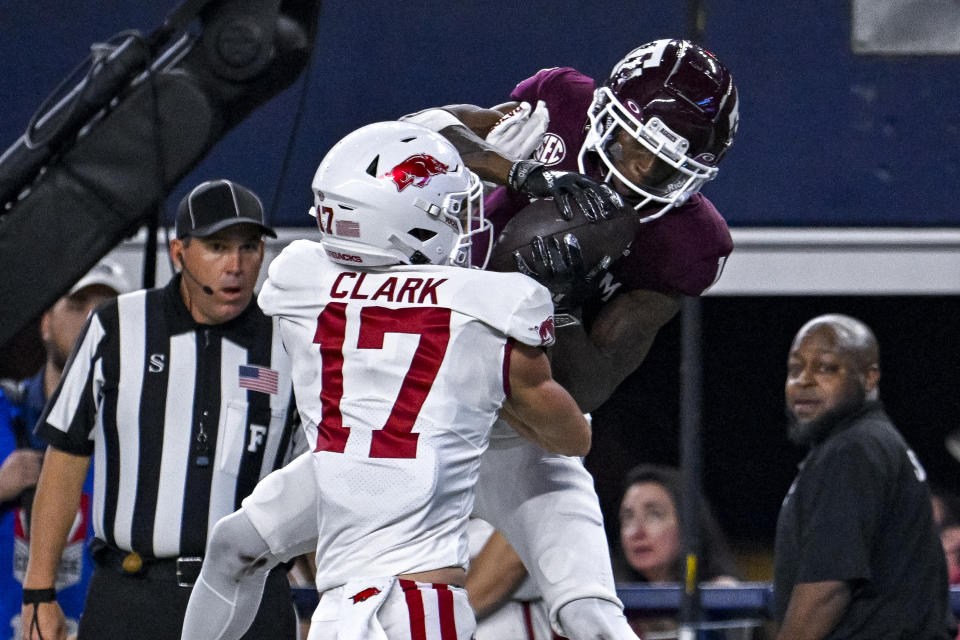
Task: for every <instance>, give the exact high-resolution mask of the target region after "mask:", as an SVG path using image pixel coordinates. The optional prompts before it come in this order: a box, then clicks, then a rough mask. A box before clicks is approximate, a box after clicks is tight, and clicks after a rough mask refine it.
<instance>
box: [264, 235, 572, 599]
mask: <svg viewBox="0 0 960 640" xmlns="http://www.w3.org/2000/svg"><path fill="white" fill-rule="evenodd" d="M258 300H259V303H260V307H261V308H262V309H263V311H264V312H265V313H267V314H269V315H274V316H278V317H279V324H280V330H281V336H282V338H283V343H284V346H285V348H286V349H287V351H288V352H289V354H290V356H291V359H292V363H293V384H294V389H295V392H296V397H297V405H298V408H299V410H300V414H301V417H302V419H303V423H304V428H305V429H306V430H307V434H308V442H310V443H315V448H314V453H313V454H312V455H313V458H314V460H315V464H314V466H315V469H316V474H315V475H316V480H317V483H318V493H319V496H320V497H319V505H318V514H317V527H318V532H319V540H318V546H317V553H318V557H317V565H318V566H317V573H318V575H317V587H318V589H320V590H323V589H326V588H331V587H335V586H339V585H341V584H343V583H344V582H346V580H348V579H352V578H356V577H360V576H389V575H398V574H403V573H413V572H418V571H425V570H430V569H436V568H440V567H446V566H466V564H467V562H468V549H467V538H466V519H467V517H468V516H469V515H470V512H471V510H472V508H473V485H474V483H475V482H476V477H477V468H478V465H479V458H480V454H481V453H483V451H484V450H485V449H486V447H487V443H488V441H489V437H490V429H491V426H492V425H493V422H494V420H495V419H496V416H497V411H498V410H499V408H500V406H501V405H502V404H503V402H504V400H505V399H506V398H507V396H508V393H509V389H508V386H509V385H508V380H507V378H506V375H507V374H508V369H507V366H506V364H507V362H508V360H507V357H508V353H509V348H508V344H509V339H514V340H517V341H519V342H522V343H525V344H528V345H534V346H535V345H547V344H550V343H552V341H553V319H552V313H553V304H552V302H551V299H550V295H549V293H548V291H547V289H546V288H545V287H543V286H541V285H540V284H538V283H536V282H535V281H534V280H532V279H531V278H528V277H526V276H523V275H520V274H516V273H495V272H487V271H479V270H475V269H466V268H460V267H449V266H437V265H418V266H410V265H398V266H392V267H382V268H373V269H371V268H367V269H364V270H351V269H350V268H348V267H346V266H344V265H340V264H337V263H334V262H332V261H330V260H329V259H328V258H327V257H326V255H325V252H324V250H323V248H322V247H321V245H320V244H319V243H315V242H310V241H306V240H298V241H296V242H294V243H292V244H291V245H289V246H288V247H287V248H285V249H284V250H283V251H282V252H281V254H280V255H279V256H278V257H277V258H276V259H275V260H274V261H273V263H272V264H271V265H270V268H269V277H268V279H267V281H266V282H265V283H264V285H263V289H262V291H261V293H260V295H259V298H258Z"/></svg>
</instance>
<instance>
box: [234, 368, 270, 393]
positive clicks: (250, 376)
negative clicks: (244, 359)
mask: <svg viewBox="0 0 960 640" xmlns="http://www.w3.org/2000/svg"><path fill="white" fill-rule="evenodd" d="M278 377H279V376H278V374H277V372H276V371H274V370H273V369H268V368H267V367H261V366H259V365H252V364H242V365H240V388H241V389H250V390H252V391H262V392H263V393H273V394H276V393H277V380H278Z"/></svg>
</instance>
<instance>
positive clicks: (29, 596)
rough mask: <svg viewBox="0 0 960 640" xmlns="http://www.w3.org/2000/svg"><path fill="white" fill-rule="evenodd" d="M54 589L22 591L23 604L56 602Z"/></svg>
mask: <svg viewBox="0 0 960 640" xmlns="http://www.w3.org/2000/svg"><path fill="white" fill-rule="evenodd" d="M56 600H57V590H56V589H24V590H23V604H40V603H41V602H56Z"/></svg>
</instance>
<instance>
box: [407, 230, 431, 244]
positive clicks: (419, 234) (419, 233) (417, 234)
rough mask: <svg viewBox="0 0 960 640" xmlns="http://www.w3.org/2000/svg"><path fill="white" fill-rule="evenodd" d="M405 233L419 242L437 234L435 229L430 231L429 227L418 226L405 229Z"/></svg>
mask: <svg viewBox="0 0 960 640" xmlns="http://www.w3.org/2000/svg"><path fill="white" fill-rule="evenodd" d="M407 233H409V234H410V235H412V236H413V237H414V238H416V239H417V240H419V241H420V242H426V241H427V240H429V239H431V238H432V237H434V236H435V235H437V232H436V231H431V230H430V229H420V228H415V229H410V230H409V231H407Z"/></svg>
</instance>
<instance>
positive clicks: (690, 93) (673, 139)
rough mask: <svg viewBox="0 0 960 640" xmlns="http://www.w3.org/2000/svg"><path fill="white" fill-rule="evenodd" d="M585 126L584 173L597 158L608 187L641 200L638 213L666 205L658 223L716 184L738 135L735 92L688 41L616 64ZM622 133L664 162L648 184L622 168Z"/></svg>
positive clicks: (719, 68) (650, 47)
mask: <svg viewBox="0 0 960 640" xmlns="http://www.w3.org/2000/svg"><path fill="white" fill-rule="evenodd" d="M587 118H588V120H589V131H588V132H587V137H586V140H584V143H583V146H582V147H581V149H580V155H579V157H578V163H579V166H580V171H581V172H582V171H585V164H586V163H585V158H586V157H587V156H588V154H590V155H591V156H593V154H595V156H596V157H597V158H598V159H599V161H600V162H602V163H603V165H604V166H603V167H601V170H602V171H603V172H604V174H605V179H606V180H607V181H608V182H609V181H610V180H611V179H612V178H613V177H614V176H616V177H617V179H618V180H619V181H620V182H622V183H623V184H624V185H626V186H628V187H629V188H630V189H632V190H633V191H634V192H636V193H637V194H638V195H639V196H640V198H639V201H638V203H637V204H636V209H637V210H640V209H643V208H645V207H647V205H649V204H650V203H660V204H662V205H663V206H661V207H659V208H657V209H656V210H654V211H653V212H652V213H650V214H648V215H647V216H646V217H645V218H644V221H647V220H653V219H655V218H658V217H660V216H661V215H663V214H664V213H666V212H667V211H669V210H670V209H671V208H672V207H674V206H676V205H679V204H682V203H683V202H685V201H686V200H687V198H689V197H690V196H691V195H693V194H695V193H696V192H697V191H699V190H700V187H702V186H703V185H704V184H705V183H706V182H709V181H710V180H713V179H714V178H715V177H716V175H717V163H719V162H720V159H721V158H722V157H723V155H724V154H725V153H726V152H727V149H729V148H730V145H731V144H733V137H734V135H735V134H736V132H737V123H738V121H739V112H738V100H737V88H736V86H735V85H734V83H733V77H732V76H731V75H730V72H729V71H728V70H727V68H726V67H725V66H723V64H722V63H721V62H720V61H719V60H717V58H716V57H715V56H714V55H713V54H712V53H710V52H709V51H706V50H705V49H703V48H701V47H699V46H697V45H695V44H693V43H692V42H689V41H687V40H657V41H655V42H650V43H647V44H645V45H642V46H640V47H637V48H636V49H634V50H633V51H631V52H630V53H628V54H627V55H626V57H624V58H623V60H621V61H620V62H619V63H617V65H616V66H615V67H614V68H613V71H612V72H611V73H610V77H609V78H608V79H607V81H606V82H605V83H603V85H602V86H600V87H599V88H598V89H597V90H596V91H595V92H594V97H593V103H592V104H591V105H590V110H589V112H588V113H587ZM621 129H622V130H624V131H626V132H627V133H628V134H629V135H630V136H632V137H633V138H634V139H635V140H636V141H637V142H639V143H640V144H641V145H643V147H645V148H646V149H647V150H649V151H650V152H651V153H653V154H654V155H656V157H657V158H658V159H659V161H656V162H655V163H654V167H653V168H652V170H651V171H650V172H648V173H647V175H646V176H645V177H644V178H643V181H642V183H638V182H635V181H632V180H630V179H629V178H627V177H626V176H625V175H624V173H623V172H621V170H620V168H618V166H617V160H618V159H619V158H620V157H621V153H622V145H621V143H619V142H618V141H617V136H618V134H619V133H620V130H621ZM604 167H605V168H604ZM647 211H648V210H647V209H644V213H647Z"/></svg>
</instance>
